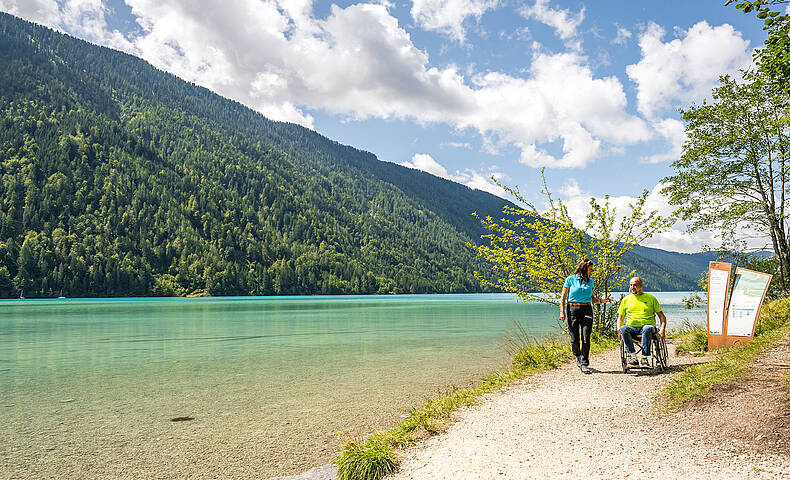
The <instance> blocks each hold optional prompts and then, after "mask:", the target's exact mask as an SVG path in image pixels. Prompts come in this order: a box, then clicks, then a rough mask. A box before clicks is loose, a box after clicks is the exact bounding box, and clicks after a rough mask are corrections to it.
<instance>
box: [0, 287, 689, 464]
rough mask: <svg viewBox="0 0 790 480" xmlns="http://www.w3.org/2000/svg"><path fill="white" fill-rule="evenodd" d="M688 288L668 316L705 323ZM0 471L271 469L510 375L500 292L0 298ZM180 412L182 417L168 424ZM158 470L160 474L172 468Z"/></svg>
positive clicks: (508, 318)
mask: <svg viewBox="0 0 790 480" xmlns="http://www.w3.org/2000/svg"><path fill="white" fill-rule="evenodd" d="M685 295H687V294H686V293H672V292H670V293H660V294H657V297H658V298H659V301H661V303H662V305H663V306H664V309H665V311H666V313H667V317H668V318H669V321H670V326H672V325H679V324H680V322H681V320H682V319H683V318H689V319H691V320H692V321H696V322H702V323H704V320H705V311H704V310H702V309H697V310H693V311H689V310H684V309H683V308H682V303H681V298H682V297H683V296H685ZM0 312H2V313H0V413H2V417H3V419H4V420H3V422H0V438H3V439H5V440H4V441H2V442H0V459H2V463H1V464H0V468H1V469H0V477H20V478H36V477H40V476H56V477H59V478H87V477H92V478H104V477H108V476H125V477H129V478H150V477H151V476H164V477H172V476H187V477H192V478H216V477H223V476H234V475H235V476H246V475H254V476H264V477H265V476H271V475H277V474H284V473H292V472H298V471H303V470H306V469H309V468H310V467H312V466H315V465H318V464H321V463H325V462H326V461H329V460H330V459H331V458H332V455H333V453H334V451H335V450H334V449H335V448H336V447H337V445H338V443H339V440H338V439H348V438H349V437H350V436H353V435H355V434H364V433H367V432H370V431H372V430H375V429H378V428H385V427H387V426H390V425H392V424H394V423H395V422H396V421H397V419H398V416H399V415H400V414H401V413H402V412H403V411H404V410H405V409H407V408H409V407H410V406H417V405H419V404H420V403H421V402H423V401H425V400H426V399H427V398H429V397H431V396H433V395H435V394H436V392H437V391H438V390H440V389H443V388H446V387H447V386H449V385H464V384H467V383H469V382H471V381H474V380H475V379H477V378H479V377H480V376H481V375H483V374H485V373H488V372H490V371H492V370H495V369H498V368H506V367H507V362H506V358H505V354H504V352H503V350H502V348H501V346H499V345H498V342H499V341H500V340H501V339H502V336H503V335H504V334H505V332H506V331H507V330H508V329H510V328H511V327H512V325H513V322H514V321H515V320H518V321H520V322H521V324H522V325H523V326H524V327H525V329H526V330H527V331H528V332H529V333H531V334H533V335H535V336H541V335H545V334H547V333H550V332H554V331H556V329H557V320H556V317H557V314H556V313H557V310H556V308H555V307H550V306H547V305H543V304H525V303H521V302H518V303H517V302H516V301H515V298H514V297H513V296H511V295H503V294H492V295H485V294H483V295H411V296H409V295H407V296H342V297H341V296H331V297H323V296H317V297H237V298H194V299H183V298H176V299H173V298H167V299H151V298H146V299H65V300H57V299H52V300H8V301H0ZM177 416H189V417H192V418H194V420H191V421H186V422H171V421H170V419H171V418H173V417H177ZM168 472H169V473H168Z"/></svg>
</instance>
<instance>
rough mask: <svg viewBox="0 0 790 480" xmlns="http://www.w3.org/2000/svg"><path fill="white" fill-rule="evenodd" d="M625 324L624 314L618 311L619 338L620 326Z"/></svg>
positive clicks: (618, 334) (618, 336) (618, 333)
mask: <svg viewBox="0 0 790 480" xmlns="http://www.w3.org/2000/svg"><path fill="white" fill-rule="evenodd" d="M622 326H623V314H622V313H620V312H617V338H620V328H621V327H622Z"/></svg>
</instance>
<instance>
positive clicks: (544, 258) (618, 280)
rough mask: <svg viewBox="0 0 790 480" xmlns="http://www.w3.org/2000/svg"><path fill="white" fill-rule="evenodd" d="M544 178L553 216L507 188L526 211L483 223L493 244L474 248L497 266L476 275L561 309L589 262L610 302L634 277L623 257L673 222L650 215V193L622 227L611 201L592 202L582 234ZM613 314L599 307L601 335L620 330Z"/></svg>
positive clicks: (513, 211)
mask: <svg viewBox="0 0 790 480" xmlns="http://www.w3.org/2000/svg"><path fill="white" fill-rule="evenodd" d="M541 177H542V179H543V188H542V190H541V194H543V195H544V196H545V198H546V202H547V205H548V210H546V211H545V212H541V211H539V210H538V209H537V208H536V207H535V206H534V205H533V204H532V203H530V202H529V201H527V200H526V199H525V198H524V196H523V195H522V194H521V192H520V191H519V190H518V188H512V187H508V186H505V185H501V186H502V187H503V188H505V189H506V190H507V191H508V192H509V193H510V194H511V195H513V197H514V198H516V199H517V200H518V201H519V202H520V203H521V204H523V205H524V206H525V207H524V208H514V207H511V206H509V205H506V206H505V207H504V209H503V211H502V213H504V215H505V216H504V218H502V219H501V220H499V221H495V220H494V219H492V217H490V216H487V217H486V218H480V221H481V222H482V224H483V226H484V227H485V228H486V229H487V230H488V231H490V232H491V233H489V234H486V235H483V236H482V237H481V238H482V239H484V240H486V241H487V244H485V243H484V244H482V245H472V244H469V246H470V247H471V248H473V249H475V251H476V252H477V255H478V256H480V257H482V258H484V259H485V260H486V261H487V262H488V263H490V264H491V265H492V270H493V274H492V275H491V276H487V275H484V274H481V273H480V272H475V274H476V276H477V278H478V279H479V280H480V282H481V283H482V284H484V285H488V286H490V287H493V288H496V289H499V290H503V291H506V292H510V293H515V294H516V295H518V296H519V298H520V299H522V300H529V301H537V302H545V303H549V304H552V305H559V303H560V295H561V291H562V286H563V283H564V281H565V278H566V277H567V276H568V275H570V274H571V273H573V271H574V269H575V268H576V266H577V265H578V263H579V261H581V260H582V259H583V258H585V257H587V258H590V259H591V260H592V261H593V262H594V263H595V266H596V269H595V271H594V273H593V280H594V281H595V291H594V295H596V296H599V297H607V296H609V294H610V292H611V291H612V289H613V288H616V287H619V286H622V285H623V284H624V282H625V280H626V278H628V277H629V276H630V275H631V274H632V272H630V271H629V272H623V264H622V262H621V260H622V257H623V255H625V254H626V253H627V252H629V251H631V250H632V249H633V248H634V247H635V246H636V245H638V244H639V243H641V242H642V241H644V240H646V239H647V238H649V237H651V236H652V235H654V234H655V233H659V232H661V231H663V230H664V229H666V228H667V227H668V226H669V225H671V221H670V219H669V218H666V217H663V216H661V215H659V214H658V212H657V211H651V212H647V211H646V210H645V203H646V201H647V195H648V191H647V190H644V191H643V192H642V194H641V195H640V196H639V198H637V200H636V201H635V202H634V203H632V204H630V205H629V209H630V213H629V214H627V215H624V216H622V217H621V218H620V219H619V221H618V220H617V218H618V217H617V215H616V209H615V208H614V207H612V205H611V204H610V202H609V196H608V195H607V196H606V197H604V200H603V202H599V201H597V200H596V199H595V198H592V199H590V207H591V209H590V212H589V213H588V214H587V221H586V225H585V227H584V228H583V229H580V228H577V227H576V226H574V224H573V220H572V218H571V216H570V213H569V212H568V207H567V205H565V203H564V202H562V200H560V199H557V198H555V197H554V196H553V195H552V193H551V192H550V191H549V189H548V187H547V185H546V179H545V176H543V172H541ZM495 181H496V180H495ZM478 218H479V217H478ZM609 310H611V308H610V306H608V305H607V304H602V305H596V306H595V310H594V315H595V317H594V318H595V320H594V325H595V328H596V330H597V331H603V332H611V331H613V330H614V328H615V325H614V317H613V316H612V315H611V313H610V311H609Z"/></svg>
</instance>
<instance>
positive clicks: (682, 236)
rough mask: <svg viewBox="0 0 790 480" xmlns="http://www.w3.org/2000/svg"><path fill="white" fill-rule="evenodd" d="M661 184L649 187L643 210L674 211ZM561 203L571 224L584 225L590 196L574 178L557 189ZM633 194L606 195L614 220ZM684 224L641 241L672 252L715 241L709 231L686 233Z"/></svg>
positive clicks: (696, 249)
mask: <svg viewBox="0 0 790 480" xmlns="http://www.w3.org/2000/svg"><path fill="white" fill-rule="evenodd" d="M664 186H665V185H664V184H661V183H659V184H657V185H656V186H654V187H653V189H652V190H651V191H650V193H649V194H648V197H647V201H646V203H645V211H647V212H651V211H653V210H655V211H657V212H658V213H659V214H660V215H663V216H668V215H670V214H671V213H672V212H673V211H674V207H673V206H672V205H670V204H669V200H668V199H667V197H665V196H664V195H662V194H661V189H662V188H664ZM560 195H561V197H562V200H563V202H565V203H566V205H567V206H568V212H569V213H570V214H571V217H572V219H573V223H574V225H576V226H577V227H578V228H585V225H586V222H587V214H588V213H589V212H590V198H592V197H594V195H590V194H589V193H587V192H585V191H583V190H582V189H581V187H580V186H579V184H578V183H577V182H576V180H573V179H571V180H569V181H567V183H566V184H565V185H564V186H563V187H562V188H561V189H560ZM595 198H596V200H597V201H599V202H603V198H602V197H595ZM635 201H636V197H631V196H628V195H623V196H616V197H609V204H610V205H611V206H612V207H614V208H615V213H616V217H617V221H618V222H619V221H620V219H621V218H623V217H624V216H625V215H627V214H629V213H630V212H631V210H630V208H629V207H628V205H630V204H633V203H634V202H635ZM685 228H686V226H685V224H683V223H677V224H675V225H673V226H672V227H671V228H670V229H669V230H667V231H665V232H662V233H658V234H655V235H654V236H653V237H651V238H649V239H647V240H646V241H644V242H642V245H644V246H646V247H655V248H661V249H664V250H670V251H674V252H685V253H693V252H699V251H701V249H702V247H703V245H706V244H708V245H711V244H714V243H715V239H714V238H713V235H712V234H710V233H709V232H697V233H695V234H694V235H690V234H688V233H686V231H685Z"/></svg>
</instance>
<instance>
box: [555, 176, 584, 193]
mask: <svg viewBox="0 0 790 480" xmlns="http://www.w3.org/2000/svg"><path fill="white" fill-rule="evenodd" d="M581 194H582V189H581V187H579V182H578V181H577V180H576V179H575V178H569V179H567V180H566V181H565V183H564V184H563V185H562V187H560V195H562V196H563V197H567V198H574V197H579V196H581Z"/></svg>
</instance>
